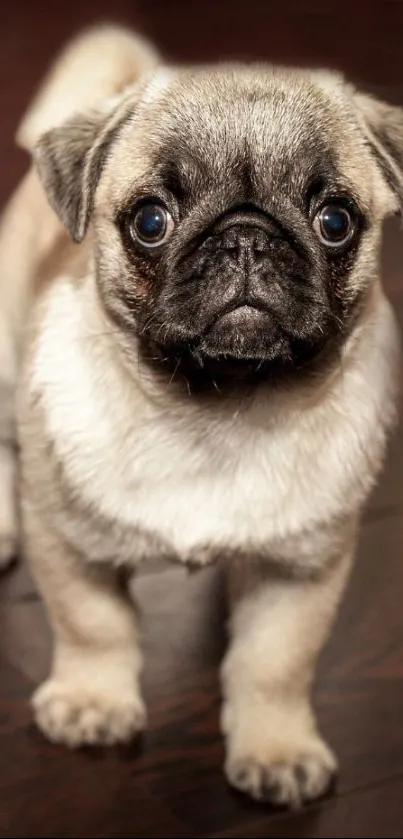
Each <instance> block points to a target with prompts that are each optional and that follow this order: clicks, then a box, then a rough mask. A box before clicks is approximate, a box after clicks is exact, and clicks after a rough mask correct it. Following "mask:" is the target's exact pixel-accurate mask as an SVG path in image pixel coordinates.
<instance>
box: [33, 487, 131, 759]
mask: <svg viewBox="0 0 403 839" xmlns="http://www.w3.org/2000/svg"><path fill="white" fill-rule="evenodd" d="M24 520H25V521H24V523H25V532H26V533H27V534H28V539H27V543H28V544H27V553H28V555H29V558H30V560H31V567H32V570H33V573H34V576H35V578H36V581H37V583H38V586H39V589H40V591H41V593H42V595H43V598H44V600H45V603H46V605H47V608H48V614H49V617H50V623H51V627H52V629H53V633H54V651H53V664H52V672H51V675H50V678H49V679H48V680H47V681H46V682H44V684H42V685H41V687H39V689H38V690H37V691H36V693H35V694H34V697H33V706H34V711H35V716H36V721H37V724H38V726H39V727H40V728H41V730H42V731H43V733H44V734H45V735H46V736H47V737H48V738H50V739H51V740H53V741H55V742H63V743H66V744H67V745H69V746H73V747H74V746H80V745H82V744H101V743H102V744H112V743H115V742H120V741H127V740H129V739H130V738H131V737H132V736H133V735H134V734H135V733H136V732H137V731H138V730H140V729H142V728H143V727H144V723H145V709H144V705H143V701H142V698H141V694H140V687H139V671H140V665H141V657H140V652H139V645H138V638H137V628H136V621H135V614H134V609H133V607H132V605H131V603H130V602H129V599H128V596H127V594H126V593H125V592H124V591H123V589H121V587H120V586H119V582H118V579H117V577H116V575H115V574H114V572H113V570H112V569H109V568H103V567H99V566H95V565H90V564H89V563H87V562H86V561H85V560H84V559H83V558H82V557H80V556H78V555H77V554H76V553H75V552H74V551H73V550H72V549H71V548H70V547H69V546H67V545H66V544H65V543H63V542H62V540H60V539H59V538H58V537H57V536H56V535H55V534H54V533H52V532H51V530H50V529H47V528H46V527H45V525H44V523H43V521H42V520H41V519H40V518H38V516H37V515H36V516H35V515H34V514H33V511H32V510H29V509H28V507H27V505H26V504H24Z"/></svg>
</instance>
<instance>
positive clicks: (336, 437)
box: [30, 281, 398, 561]
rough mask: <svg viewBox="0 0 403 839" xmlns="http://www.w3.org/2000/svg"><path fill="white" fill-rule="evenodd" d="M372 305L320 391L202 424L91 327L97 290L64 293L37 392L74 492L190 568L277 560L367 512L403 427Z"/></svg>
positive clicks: (389, 327) (384, 328) (383, 309)
mask: <svg viewBox="0 0 403 839" xmlns="http://www.w3.org/2000/svg"><path fill="white" fill-rule="evenodd" d="M374 297H375V298H376V302H375V303H374V304H373V307H372V310H371V313H370V314H369V315H368V318H367V320H366V322H365V324H364V326H363V327H362V328H361V331H360V334H359V335H357V336H355V340H354V341H353V342H351V346H350V348H349V349H347V351H346V353H345V357H344V359H343V363H342V365H341V367H340V370H339V371H338V372H337V373H336V374H334V375H333V377H332V380H331V381H330V382H328V383H327V384H326V386H323V385H322V387H321V390H320V392H319V391H318V392H317V393H315V392H313V391H312V389H310V390H309V391H308V390H306V389H305V388H304V389H301V390H300V391H299V390H298V389H296V391H295V392H293V393H292V394H290V393H288V394H283V395H281V396H280V395H279V394H277V395H276V396H273V395H272V394H270V392H265V391H262V392H261V393H259V394H258V395H256V396H255V398H254V399H253V400H251V401H250V402H249V403H248V404H245V405H243V406H239V405H235V404H234V406H231V407H229V406H228V403H225V404H224V403H223V404H222V405H221V406H220V402H219V400H217V402H216V407H215V409H214V410H212V409H209V410H208V411H206V412H204V411H203V410H202V409H201V408H200V406H198V405H197V404H195V402H194V401H193V400H192V398H191V397H189V399H188V401H187V402H186V401H182V402H181V404H180V405H179V404H177V403H176V402H175V399H174V398H173V394H172V390H170V389H169V387H167V388H166V390H164V391H163V392H159V393H157V392H155V391H154V392H153V390H152V388H150V385H149V380H148V378H147V380H145V378H144V375H143V374H142V372H141V369H139V370H138V371H134V372H135V374H136V375H135V377H134V378H133V377H132V376H129V375H128V374H127V373H126V372H125V371H124V370H123V368H122V367H121V366H120V364H119V362H117V360H116V353H115V352H114V351H113V339H111V336H110V335H109V336H108V335H106V334H105V324H104V323H103V326H102V325H101V322H100V320H99V313H98V314H97V316H95V315H94V302H93V294H92V290H91V287H90V282H89V283H88V288H84V289H81V290H80V291H78V290H77V289H75V288H73V287H72V286H71V285H70V284H69V283H68V282H67V281H66V282H64V281H59V283H58V284H56V285H55V286H54V287H53V289H52V290H51V292H50V293H49V296H48V299H47V301H46V307H45V314H44V318H43V320H42V324H41V330H40V333H39V336H38V339H37V342H36V345H35V350H34V357H33V365H32V374H31V377H30V387H31V389H32V391H33V392H38V391H39V392H40V393H41V402H42V406H43V409H44V416H45V429H44V433H45V434H46V435H48V437H49V438H50V439H51V440H52V443H53V446H54V449H55V451H56V453H57V457H58V459H59V460H60V461H61V462H62V464H63V468H64V474H65V475H66V477H67V479H68V481H69V484H70V485H71V486H73V487H74V488H75V490H76V491H77V492H79V493H80V495H81V497H82V498H83V499H84V500H85V501H86V502H87V503H88V504H89V505H91V507H92V508H95V509H97V510H98V511H99V513H100V515H102V516H103V517H104V519H106V520H108V521H111V522H115V523H117V524H118V525H119V526H120V527H121V528H123V529H129V530H130V529H132V530H133V533H135V532H136V530H138V531H146V532H148V533H152V534H154V535H155V536H156V538H157V540H160V541H161V542H165V543H167V544H169V545H170V546H171V547H172V549H173V550H174V552H175V554H176V555H177V556H178V557H179V558H180V559H183V560H188V559H190V558H192V556H196V557H197V558H198V559H199V561H203V556H204V552H205V556H206V558H208V556H209V555H210V553H211V550H212V549H213V548H215V549H217V550H220V549H223V548H226V547H230V548H231V549H239V550H247V551H249V552H250V551H251V550H257V551H261V550H262V549H263V548H265V549H267V550H270V546H271V545H274V544H277V543H278V542H283V541H285V540H289V539H293V538H294V537H295V536H296V535H297V534H298V533H300V532H302V531H310V530H311V529H314V528H315V527H316V526H317V525H319V524H323V523H326V522H328V521H329V520H331V519H333V518H334V517H338V516H340V515H344V514H345V513H346V512H348V511H349V510H352V509H354V508H357V507H358V506H359V505H360V504H361V503H362V501H363V500H364V499H365V497H366V495H367V493H368V491H369V489H370V487H371V485H372V483H373V481H374V478H375V476H376V474H377V471H378V469H379V466H380V462H381V459H382V455H383V452H384V447H385V436H386V431H387V429H388V427H389V426H390V424H391V422H392V419H393V416H394V402H395V370H396V362H397V357H398V342H397V338H396V328H395V324H394V319H393V315H392V313H391V310H390V308H389V305H388V304H387V302H386V300H385V299H384V298H383V296H382V294H381V293H380V292H379V291H378V290H377V292H376V295H374ZM90 311H91V315H90V314H89V312H90ZM135 551H136V548H135V546H134V547H133V552H134V554H135ZM133 559H135V556H133Z"/></svg>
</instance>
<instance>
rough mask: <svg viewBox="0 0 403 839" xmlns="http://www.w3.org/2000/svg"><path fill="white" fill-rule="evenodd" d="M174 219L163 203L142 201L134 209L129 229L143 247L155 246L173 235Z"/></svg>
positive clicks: (134, 239)
mask: <svg viewBox="0 0 403 839" xmlns="http://www.w3.org/2000/svg"><path fill="white" fill-rule="evenodd" d="M173 228H174V221H173V218H172V216H171V214H170V213H169V211H168V209H167V208H166V207H165V205H164V204H162V203H157V202H147V203H142V204H141V205H140V206H137V207H135V208H134V209H133V211H132V214H131V218H130V222H129V230H130V235H131V238H132V239H133V241H134V242H139V243H140V244H141V245H143V247H146V248H155V247H157V246H159V245H162V244H163V243H164V242H166V240H167V239H168V238H169V236H170V235H171V233H172V231H173Z"/></svg>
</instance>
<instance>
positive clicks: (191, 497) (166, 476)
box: [59, 417, 326, 565]
mask: <svg viewBox="0 0 403 839" xmlns="http://www.w3.org/2000/svg"><path fill="white" fill-rule="evenodd" d="M179 425H180V426H181V425H182V424H181V423H179ZM188 431H189V430H188V429H187V428H186V424H185V425H184V427H183V428H181V427H180V428H179V429H175V430H173V429H172V428H170V427H169V423H167V422H166V421H164V420H162V419H159V418H157V417H154V419H153V421H150V422H147V423H145V424H144V425H140V424H139V425H138V426H137V427H136V428H135V429H134V428H133V429H132V430H131V432H130V433H127V434H126V435H125V436H124V440H122V439H121V438H119V435H118V434H116V436H114V435H112V437H109V441H108V443H107V442H106V440H105V444H104V445H100V440H97V435H94V434H90V433H88V432H86V433H85V434H84V435H83V436H82V437H81V439H78V438H76V445H75V451H74V456H70V457H66V456H64V458H63V460H64V464H65V465H64V477H65V481H66V488H67V493H68V501H69V504H68V505H67V507H64V506H63V523H62V524H63V527H64V528H66V529H67V531H68V532H67V535H68V536H69V538H75V539H77V541H78V544H79V546H80V547H81V548H82V547H83V546H85V551H86V553H87V554H88V556H89V557H92V558H93V559H96V560H100V561H102V560H109V559H111V558H113V559H114V560H115V561H117V562H122V563H131V562H135V563H136V562H139V561H141V560H147V561H150V560H151V559H156V558H166V559H172V560H179V561H181V562H187V563H195V564H198V565H203V564H206V563H209V562H211V561H213V560H215V559H216V558H218V557H222V556H223V554H226V553H229V554H231V555H232V554H237V553H238V554H242V555H243V554H248V555H249V556H250V555H251V554H252V555H253V554H256V555H259V556H261V555H266V554H270V555H273V554H275V553H278V552H279V553H280V554H281V552H282V543H283V542H284V541H285V540H289V539H290V536H292V535H293V534H295V533H296V532H297V533H298V532H299V531H301V530H302V529H304V528H306V527H309V525H310V519H312V517H317V516H318V512H319V515H320V516H321V515H322V513H323V511H324V510H325V507H326V502H325V498H324V494H325V493H326V482H325V480H324V479H323V477H321V475H320V474H319V473H318V470H317V467H316V464H314V457H313V452H312V456H311V460H310V462H309V459H308V461H307V462H305V463H304V462H303V461H304V457H305V455H304V441H303V440H301V439H299V441H298V442H295V441H293V439H292V437H290V438H289V439H288V441H284V439H282V435H281V434H278V433H276V432H275V431H274V432H272V433H269V432H266V433H261V432H260V433H258V434H255V435H254V434H253V432H252V430H251V429H248V427H247V426H246V427H244V428H241V429H240V430H239V429H238V432H236V431H235V430H234V429H232V431H231V430H230V429H229V428H228V429H227V430H226V431H225V430H224V429H222V430H221V433H220V434H219V435H218V438H217V436H215V439H214V441H212V440H211V436H210V435H209V433H208V431H207V430H206V429H203V424H201V426H200V428H199V429H198V432H197V433H195V431H194V432H193V433H192V434H189V433H188ZM71 439H72V438H71V436H70V442H71ZM60 442H61V441H59V443H60Z"/></svg>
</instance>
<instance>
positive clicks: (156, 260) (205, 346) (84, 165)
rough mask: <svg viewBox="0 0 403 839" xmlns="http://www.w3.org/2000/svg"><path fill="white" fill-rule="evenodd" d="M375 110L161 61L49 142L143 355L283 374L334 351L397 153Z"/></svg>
mask: <svg viewBox="0 0 403 839" xmlns="http://www.w3.org/2000/svg"><path fill="white" fill-rule="evenodd" d="M379 107H383V106H378V105H377V103H373V102H372V100H369V99H367V98H366V97H360V96H358V95H357V94H355V92H354V91H352V90H350V89H349V88H348V87H347V86H346V85H345V84H344V82H343V81H342V80H340V79H339V78H338V77H334V76H332V75H330V74H319V73H301V72H296V71H286V70H280V69H278V70H276V69H271V68H264V67H258V68H256V67H255V68H240V67H234V68H217V69H214V68H212V69H201V70H197V69H196V70H193V71H186V70H182V71H160V72H159V73H157V75H156V77H155V78H154V79H153V80H151V82H145V83H144V84H140V85H139V86H138V88H137V89H136V90H134V91H133V92H132V93H131V94H129V95H126V96H125V97H124V98H123V99H122V100H121V101H120V102H119V104H117V105H116V106H115V107H114V108H113V109H112V112H111V114H110V115H108V116H107V117H105V116H104V115H101V114H95V115H92V116H88V117H87V118H86V117H85V116H84V117H82V118H80V117H78V118H76V119H75V120H73V121H72V122H71V123H69V124H68V125H66V126H64V127H61V128H60V129H55V130H54V131H52V132H50V133H49V134H48V135H46V136H45V138H44V139H43V140H42V142H41V143H40V145H39V153H38V159H39V169H40V172H41V174H42V178H43V180H44V183H45V186H46V187H47V189H48V192H49V194H50V197H51V200H52V201H53V204H54V206H55V207H56V209H57V210H58V212H59V213H60V215H61V216H62V218H63V219H64V220H65V222H66V223H67V225H68V226H69V227H70V230H71V232H72V234H73V236H74V237H75V238H76V239H81V238H82V237H83V235H84V232H85V229H86V225H87V223H88V220H89V217H90V214H91V212H92V221H93V224H94V231H95V258H96V265H97V280H98V287H99V293H100V297H101V300H102V302H103V305H104V307H105V309H106V311H107V312H108V314H109V315H110V316H111V318H112V319H113V320H114V321H115V322H116V324H117V325H118V327H119V329H120V330H122V331H123V333H124V334H125V338H126V340H127V336H130V337H131V338H132V340H133V342H136V344H138V347H139V350H140V352H142V353H143V355H144V357H145V358H147V357H153V358H154V359H155V358H158V359H160V363H161V364H167V365H168V366H170V367H172V366H173V369H174V370H178V371H179V370H183V371H184V372H185V373H186V376H187V377H188V378H191V377H194V378H197V376H198V375H200V374H202V375H203V377H206V379H207V380H208V381H211V382H213V381H217V379H220V378H223V379H225V378H226V377H228V376H229V377H238V376H247V377H250V376H254V375H256V374H258V375H259V376H262V375H265V376H267V375H272V376H275V377H278V376H282V375H284V374H287V375H289V374H290V373H292V372H296V371H298V372H299V371H301V370H304V369H305V368H307V367H309V366H311V365H312V363H313V362H316V363H317V364H320V363H323V364H325V363H327V362H328V359H329V358H331V357H332V355H333V354H334V353H336V352H339V351H340V346H341V345H342V343H343V342H344V341H345V340H346V339H347V336H348V335H349V334H350V332H351V330H352V328H353V326H354V323H355V322H356V319H357V317H358V315H359V313H360V311H361V310H362V308H363V306H365V301H366V299H367V296H368V294H369V291H370V289H371V287H372V284H373V281H374V278H375V277H376V275H377V268H378V266H377V261H378V247H379V239H380V230H381V223H382V219H383V217H384V215H385V213H386V212H388V211H390V210H392V209H394V208H395V207H396V206H397V204H396V199H395V197H394V194H396V192H397V191H399V189H400V170H399V161H398V155H399V153H400V151H401V150H400V146H399V149H398V150H397V151H396V154H395V155H393V154H391V153H390V144H389V147H388V148H386V145H385V144H384V143H383V139H382V137H381V136H380V128H379V124H378V123H379V121H378V122H376V120H375V121H374V118H375V114H378V111H377V108H379ZM385 107H387V106H385ZM389 111H392V109H389ZM389 111H388V113H389ZM375 122H376V124H375ZM381 122H382V120H381ZM402 135H403V131H402ZM80 149H81V150H80ZM396 161H397V162H396ZM66 169H69V171H70V176H67V175H66ZM71 173H74V176H75V182H73V181H72V175H71ZM68 189H70V191H71V192H70V196H69V197H68ZM393 193H394V194H393Z"/></svg>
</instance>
